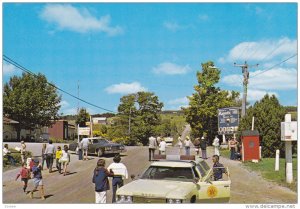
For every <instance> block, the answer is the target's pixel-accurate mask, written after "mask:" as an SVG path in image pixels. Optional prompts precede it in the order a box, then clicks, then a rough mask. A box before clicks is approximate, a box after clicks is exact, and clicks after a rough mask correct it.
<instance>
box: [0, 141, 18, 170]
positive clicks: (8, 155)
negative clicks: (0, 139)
mask: <svg viewBox="0 0 300 209" xmlns="http://www.w3.org/2000/svg"><path fill="white" fill-rule="evenodd" d="M10 154H11V152H10V151H9V149H8V144H4V148H3V157H6V158H7V159H8V161H9V162H10V164H11V165H12V166H15V165H16V160H15V159H14V157H13V156H11V155H10Z"/></svg>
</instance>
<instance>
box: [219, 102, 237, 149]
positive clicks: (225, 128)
mask: <svg viewBox="0 0 300 209" xmlns="http://www.w3.org/2000/svg"><path fill="white" fill-rule="evenodd" d="M238 126H239V108H238V107H227V108H222V109H218V134H220V135H223V144H225V143H226V139H225V135H226V134H233V135H235V133H236V132H237V130H238Z"/></svg>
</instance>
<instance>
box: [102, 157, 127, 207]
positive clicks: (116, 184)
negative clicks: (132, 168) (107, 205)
mask: <svg viewBox="0 0 300 209" xmlns="http://www.w3.org/2000/svg"><path fill="white" fill-rule="evenodd" d="M113 161H114V162H113V163H112V164H110V165H109V166H108V168H107V170H112V171H113V173H114V176H113V177H112V188H113V196H112V203H114V202H116V192H117V189H118V188H120V187H122V186H123V185H124V179H128V171H127V168H126V166H125V165H124V164H123V163H121V156H120V155H119V154H117V155H115V157H114V158H113Z"/></svg>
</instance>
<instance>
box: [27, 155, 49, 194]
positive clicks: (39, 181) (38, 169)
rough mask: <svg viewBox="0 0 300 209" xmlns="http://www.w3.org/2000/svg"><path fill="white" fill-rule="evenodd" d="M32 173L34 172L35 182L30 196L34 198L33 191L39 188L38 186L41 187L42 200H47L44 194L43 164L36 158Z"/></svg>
mask: <svg viewBox="0 0 300 209" xmlns="http://www.w3.org/2000/svg"><path fill="white" fill-rule="evenodd" d="M32 173H33V183H34V188H33V190H32V191H31V192H30V198H31V199H32V198H33V193H34V192H35V191H36V190H37V188H38V186H40V187H41V190H40V191H41V198H42V200H45V195H44V186H43V177H42V166H41V164H39V160H38V159H35V160H34V166H33V167H32Z"/></svg>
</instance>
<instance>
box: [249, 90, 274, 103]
mask: <svg viewBox="0 0 300 209" xmlns="http://www.w3.org/2000/svg"><path fill="white" fill-rule="evenodd" d="M266 94H269V95H275V96H276V97H277V98H279V96H278V94H277V93H276V92H270V91H263V90H255V89H248V92H247V100H248V101H249V102H255V101H258V100H261V99H262V98H263V97H264V96H265V95H266Z"/></svg>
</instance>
